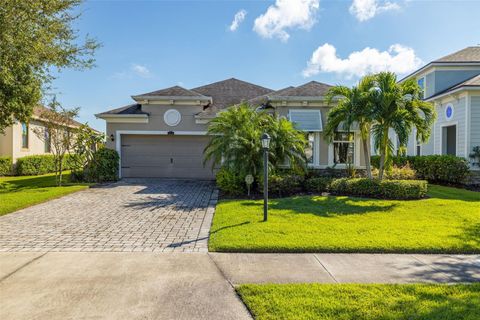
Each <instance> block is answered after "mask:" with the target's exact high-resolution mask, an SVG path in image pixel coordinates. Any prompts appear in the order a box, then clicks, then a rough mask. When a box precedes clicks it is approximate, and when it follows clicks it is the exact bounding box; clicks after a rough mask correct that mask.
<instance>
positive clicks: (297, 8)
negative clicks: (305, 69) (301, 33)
mask: <svg viewBox="0 0 480 320" xmlns="http://www.w3.org/2000/svg"><path fill="white" fill-rule="evenodd" d="M319 3H320V0H276V1H275V4H274V5H271V6H270V7H268V9H267V11H266V12H265V13H264V14H262V15H260V16H259V17H257V18H256V19H255V23H254V26H253V30H254V31H255V32H256V33H258V34H259V35H260V36H262V37H264V38H279V39H280V40H281V41H283V42H286V41H287V40H288V38H289V37H290V35H289V34H288V33H287V31H285V29H291V28H301V29H305V30H309V29H310V28H311V27H312V26H313V25H314V24H315V22H316V20H315V14H316V12H317V11H318V8H319V6H320V5H319Z"/></svg>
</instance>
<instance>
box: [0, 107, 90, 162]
mask: <svg viewBox="0 0 480 320" xmlns="http://www.w3.org/2000/svg"><path fill="white" fill-rule="evenodd" d="M45 109H46V108H45V107H41V106H39V107H35V108H34V110H33V114H32V118H31V119H30V121H29V122H28V123H24V122H16V123H14V124H13V125H12V126H10V127H8V128H6V129H5V132H4V134H0V156H10V157H12V160H13V163H14V164H15V163H16V161H17V159H18V158H21V157H25V156H31V155H41V154H50V153H51V151H50V143H48V137H47V139H40V137H38V136H37V134H36V133H35V131H40V132H41V131H44V130H36V129H37V128H41V127H43V121H42V120H41V119H40V115H41V114H42V112H43V111H45ZM74 123H75V125H78V126H79V125H81V124H80V123H79V122H76V121H74Z"/></svg>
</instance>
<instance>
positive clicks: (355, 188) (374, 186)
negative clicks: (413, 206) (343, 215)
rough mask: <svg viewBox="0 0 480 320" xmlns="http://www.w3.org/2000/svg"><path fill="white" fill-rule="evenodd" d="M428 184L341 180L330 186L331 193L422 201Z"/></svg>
mask: <svg viewBox="0 0 480 320" xmlns="http://www.w3.org/2000/svg"><path fill="white" fill-rule="evenodd" d="M427 188H428V183H427V182H426V181H423V180H382V181H380V180H378V179H373V180H370V179H367V178H354V179H348V178H341V179H335V180H333V181H332V183H331V184H330V192H332V193H334V194H338V195H353V196H360V197H373V198H382V199H398V200H405V199H420V198H423V197H425V195H426V194H427Z"/></svg>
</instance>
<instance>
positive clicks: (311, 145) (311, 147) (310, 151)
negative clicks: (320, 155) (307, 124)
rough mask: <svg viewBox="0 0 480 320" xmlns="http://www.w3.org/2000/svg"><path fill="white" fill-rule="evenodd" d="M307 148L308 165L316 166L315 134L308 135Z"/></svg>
mask: <svg viewBox="0 0 480 320" xmlns="http://www.w3.org/2000/svg"><path fill="white" fill-rule="evenodd" d="M307 142H308V145H307V148H305V156H306V157H307V164H314V157H315V156H314V155H315V134H314V133H313V132H309V133H307Z"/></svg>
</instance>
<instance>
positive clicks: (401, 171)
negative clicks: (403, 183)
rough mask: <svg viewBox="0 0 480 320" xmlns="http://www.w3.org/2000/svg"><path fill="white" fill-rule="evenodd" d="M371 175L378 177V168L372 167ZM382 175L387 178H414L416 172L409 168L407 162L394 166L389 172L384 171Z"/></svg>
mask: <svg viewBox="0 0 480 320" xmlns="http://www.w3.org/2000/svg"><path fill="white" fill-rule="evenodd" d="M372 176H373V177H374V178H376V177H378V169H376V168H373V169H372ZM384 177H385V178H386V179H387V180H415V179H416V178H417V174H416V172H415V170H413V169H412V168H410V165H409V164H408V163H407V164H406V165H405V166H404V167H396V166H394V167H393V168H392V170H390V171H389V172H385V175H384Z"/></svg>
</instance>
